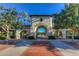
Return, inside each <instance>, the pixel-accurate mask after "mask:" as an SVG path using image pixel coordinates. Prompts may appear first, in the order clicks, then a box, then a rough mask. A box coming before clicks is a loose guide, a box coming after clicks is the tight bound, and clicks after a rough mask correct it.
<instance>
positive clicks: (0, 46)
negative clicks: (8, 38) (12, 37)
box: [0, 44, 10, 51]
mask: <svg viewBox="0 0 79 59" xmlns="http://www.w3.org/2000/svg"><path fill="white" fill-rule="evenodd" d="M9 47H10V45H2V44H0V51H2V50H4V49H6V48H9Z"/></svg>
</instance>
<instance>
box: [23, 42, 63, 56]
mask: <svg viewBox="0 0 79 59" xmlns="http://www.w3.org/2000/svg"><path fill="white" fill-rule="evenodd" d="M22 55H23V56H60V55H62V54H61V53H60V52H59V51H58V50H57V49H56V48H55V47H54V46H53V45H52V44H51V43H50V42H49V41H35V42H33V43H32V45H31V46H30V47H29V48H28V50H25V51H24V53H23V54H22Z"/></svg>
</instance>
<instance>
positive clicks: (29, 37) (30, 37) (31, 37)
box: [27, 36, 35, 39]
mask: <svg viewBox="0 0 79 59" xmlns="http://www.w3.org/2000/svg"><path fill="white" fill-rule="evenodd" d="M27 38H28V39H35V37H34V36H28V37H27Z"/></svg>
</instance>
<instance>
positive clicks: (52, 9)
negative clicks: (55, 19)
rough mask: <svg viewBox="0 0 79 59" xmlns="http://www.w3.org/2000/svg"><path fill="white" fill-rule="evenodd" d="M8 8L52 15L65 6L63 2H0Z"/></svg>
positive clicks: (0, 4)
mask: <svg viewBox="0 0 79 59" xmlns="http://www.w3.org/2000/svg"><path fill="white" fill-rule="evenodd" d="M0 6H4V7H6V8H16V10H17V11H25V12H26V13H28V14H44V15H50V14H54V13H59V12H60V11H61V9H63V8H64V4H63V3H0Z"/></svg>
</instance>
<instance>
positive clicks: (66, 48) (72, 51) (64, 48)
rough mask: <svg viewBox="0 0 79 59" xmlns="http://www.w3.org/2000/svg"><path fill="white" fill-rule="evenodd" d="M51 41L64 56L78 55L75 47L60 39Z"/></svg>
mask: <svg viewBox="0 0 79 59" xmlns="http://www.w3.org/2000/svg"><path fill="white" fill-rule="evenodd" d="M51 43H52V44H53V45H54V46H55V47H56V48H57V49H58V50H59V51H60V52H61V53H62V54H63V55H64V56H79V49H76V48H74V47H72V46H70V45H68V44H65V43H64V42H62V41H58V40H54V41H51Z"/></svg>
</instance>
